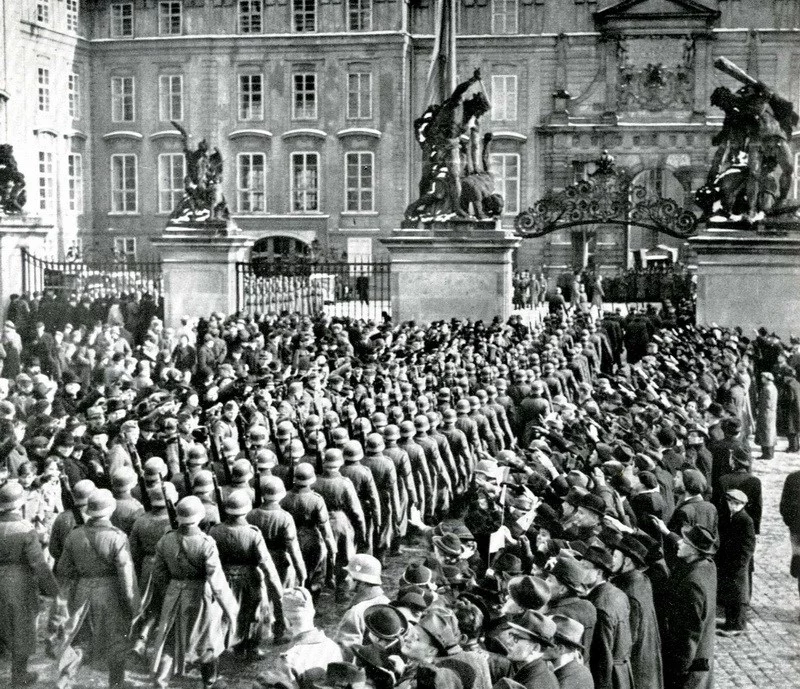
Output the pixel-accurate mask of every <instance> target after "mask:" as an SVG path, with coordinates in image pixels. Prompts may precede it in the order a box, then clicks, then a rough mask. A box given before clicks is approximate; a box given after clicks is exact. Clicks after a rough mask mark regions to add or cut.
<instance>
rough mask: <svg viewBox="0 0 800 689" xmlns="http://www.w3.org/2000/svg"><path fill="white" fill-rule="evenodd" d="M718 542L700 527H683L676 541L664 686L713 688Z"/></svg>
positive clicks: (673, 687) (665, 644)
mask: <svg viewBox="0 0 800 689" xmlns="http://www.w3.org/2000/svg"><path fill="white" fill-rule="evenodd" d="M716 551H717V540H716V538H715V536H714V534H712V533H711V532H710V531H709V530H708V529H706V528H705V527H703V526H697V525H695V526H690V527H687V528H685V529H684V530H683V532H682V537H681V539H680V541H679V543H678V558H680V560H682V563H681V566H680V567H677V568H675V570H674V572H673V574H672V578H671V582H670V583H671V595H670V598H669V602H668V606H667V613H668V629H669V634H668V636H667V639H666V640H665V642H664V672H665V679H666V682H665V685H666V687H667V689H683V688H687V689H688V687H692V689H695V688H697V689H711V687H713V686H714V632H715V628H716V603H717V568H716V566H715V565H714V554H715V553H716Z"/></svg>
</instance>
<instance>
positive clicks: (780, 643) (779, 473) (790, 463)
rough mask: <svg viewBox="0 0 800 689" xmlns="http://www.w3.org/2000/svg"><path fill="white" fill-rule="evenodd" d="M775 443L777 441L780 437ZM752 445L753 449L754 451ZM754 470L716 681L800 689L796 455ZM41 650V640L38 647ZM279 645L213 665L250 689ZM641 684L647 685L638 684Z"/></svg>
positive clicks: (326, 616) (327, 614) (43, 665)
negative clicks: (757, 512) (753, 514)
mask: <svg viewBox="0 0 800 689" xmlns="http://www.w3.org/2000/svg"><path fill="white" fill-rule="evenodd" d="M778 447H781V448H783V447H785V441H784V440H783V439H781V440H780V441H779V446H778ZM758 454H759V452H758V450H754V455H756V456H757V455H758ZM754 465H755V472H756V474H757V475H758V477H759V478H760V479H761V481H762V483H763V491H764V517H763V520H762V529H761V535H760V536H759V539H758V547H757V551H756V562H755V577H754V583H753V601H752V611H751V615H750V625H749V628H748V631H747V633H746V634H743V635H742V636H739V637H736V638H721V637H717V648H716V661H717V662H716V668H717V669H716V687H717V688H718V689H733V688H739V687H759V688H761V689H798V688H800V619H799V613H800V599H799V598H798V592H797V581H796V580H795V579H792V578H791V577H790V576H789V557H790V547H789V537H788V532H787V530H786V527H785V526H784V524H783V522H782V520H781V518H780V515H779V514H778V504H779V502H780V495H781V489H782V487H783V481H784V478H785V477H786V474H788V473H789V472H790V471H794V470H796V469H800V455H789V454H786V453H783V452H776V453H775V459H773V460H772V461H769V462H766V461H758V460H756V461H755V462H754ZM424 556H425V552H424V550H423V549H422V548H421V547H412V548H405V547H404V548H403V552H402V554H401V555H400V556H399V557H395V558H392V559H391V560H390V561H389V562H388V563H387V567H386V572H385V575H384V585H385V588H386V589H387V590H388V591H389V592H390V593H393V592H394V591H395V590H396V583H397V581H398V579H399V578H400V575H401V574H402V571H403V569H404V568H405V566H406V565H407V564H408V562H410V561H413V560H417V559H421V558H423V557H424ZM345 609H346V604H337V603H336V602H335V600H334V598H333V596H332V595H331V594H329V593H327V592H326V593H325V594H323V597H322V599H321V600H320V604H319V606H318V612H319V616H318V619H319V622H320V624H321V625H322V626H323V627H324V628H325V629H327V630H332V629H334V628H335V627H336V624H337V622H338V620H339V619H340V618H341V615H342V613H343V612H344V610H345ZM40 648H41V645H40ZM281 650H282V649H281V648H273V649H272V650H271V651H270V654H269V656H268V657H267V658H266V659H264V660H263V661H261V662H258V663H253V664H250V665H248V666H246V667H243V666H241V665H238V664H234V663H233V662H232V661H231V659H229V658H227V657H225V656H223V659H222V666H221V671H222V674H223V675H224V676H226V677H227V678H228V679H229V687H230V689H251V687H253V684H254V682H253V679H254V678H255V677H256V676H257V675H258V674H259V673H260V672H264V671H267V670H269V669H270V668H271V667H273V666H274V662H275V660H276V658H277V655H278V653H279V652H280V651H281ZM31 660H32V663H31V667H32V669H35V670H37V671H38V672H39V673H40V677H41V679H40V681H39V682H38V683H37V685H36V687H37V689H51V688H52V687H54V686H55V679H56V677H55V668H54V663H53V661H49V660H48V659H46V658H45V657H44V655H43V654H42V653H41V651H40V652H39V653H37V655H36V656H35V657H34V658H32V659H31ZM8 684H9V677H8V665H7V663H6V664H5V665H4V667H3V668H2V670H0V687H5V686H8ZM128 685H129V687H131V688H134V687H135V688H137V689H138V688H139V687H150V686H152V684H151V683H150V680H149V678H148V677H147V675H145V674H144V673H142V672H138V671H135V670H134V671H132V672H129V679H128ZM74 686H75V689H90V688H91V689H96V688H99V687H105V686H107V679H106V674H105V673H104V672H101V671H100V670H96V669H91V668H83V669H82V670H81V672H80V674H79V681H78V682H76V684H75V685H74ZM171 686H173V687H176V688H178V689H188V688H189V687H192V688H196V687H199V686H200V680H199V677H187V678H176V679H174V680H173V681H172V683H171ZM638 689H647V688H641V687H640V688H638Z"/></svg>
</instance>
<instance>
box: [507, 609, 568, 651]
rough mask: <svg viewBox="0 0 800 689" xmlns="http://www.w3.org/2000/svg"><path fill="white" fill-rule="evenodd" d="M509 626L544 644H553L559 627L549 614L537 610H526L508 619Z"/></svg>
mask: <svg viewBox="0 0 800 689" xmlns="http://www.w3.org/2000/svg"><path fill="white" fill-rule="evenodd" d="M508 626H509V627H510V628H511V629H513V630H514V631H516V632H520V633H522V634H525V635H526V636H527V637H528V638H530V639H533V640H534V641H538V642H539V643H540V644H542V645H544V646H552V645H553V637H554V636H555V633H556V630H557V627H556V623H555V622H553V620H552V619H550V618H549V617H548V616H547V615H543V614H542V613H540V612H538V611H536V610H526V611H525V612H523V613H522V614H521V615H517V616H515V617H514V618H513V622H512V621H511V620H509V621H508Z"/></svg>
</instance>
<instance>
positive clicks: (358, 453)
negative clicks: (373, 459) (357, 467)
mask: <svg viewBox="0 0 800 689" xmlns="http://www.w3.org/2000/svg"><path fill="white" fill-rule="evenodd" d="M342 455H343V456H344V461H345V462H347V463H351V462H359V461H361V460H362V459H364V450H363V449H362V448H361V443H360V442H358V441H357V440H348V441H347V442H346V443H345V444H344V447H342Z"/></svg>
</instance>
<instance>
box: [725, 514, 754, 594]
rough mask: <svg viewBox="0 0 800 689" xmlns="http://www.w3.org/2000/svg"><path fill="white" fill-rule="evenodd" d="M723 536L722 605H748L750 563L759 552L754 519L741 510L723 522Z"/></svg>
mask: <svg viewBox="0 0 800 689" xmlns="http://www.w3.org/2000/svg"><path fill="white" fill-rule="evenodd" d="M719 536H720V543H719V552H717V571H718V572H719V601H720V603H722V604H723V605H735V604H745V605H746V604H748V603H749V602H750V562H751V560H752V558H753V553H754V552H755V549H756V532H755V527H754V526H753V519H752V518H751V517H750V515H749V514H747V512H746V511H745V510H740V511H739V512H737V513H736V514H733V515H731V516H730V517H728V518H727V519H725V520H724V521H723V522H721V524H720V533H719Z"/></svg>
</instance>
